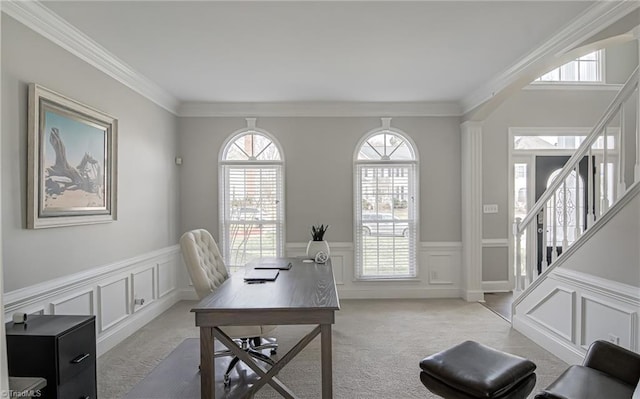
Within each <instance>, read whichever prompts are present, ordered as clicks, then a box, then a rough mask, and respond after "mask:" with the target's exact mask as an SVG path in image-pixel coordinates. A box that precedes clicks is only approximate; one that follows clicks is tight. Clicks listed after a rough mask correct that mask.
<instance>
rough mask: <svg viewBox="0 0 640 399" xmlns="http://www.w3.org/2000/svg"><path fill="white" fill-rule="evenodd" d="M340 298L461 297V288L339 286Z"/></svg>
mask: <svg viewBox="0 0 640 399" xmlns="http://www.w3.org/2000/svg"><path fill="white" fill-rule="evenodd" d="M338 296H339V297H340V299H403V298H407V299H408V298H412V299H415V298H425V299H426V298H460V289H459V288H397V289H384V290H381V289H380V288H359V289H341V287H338Z"/></svg>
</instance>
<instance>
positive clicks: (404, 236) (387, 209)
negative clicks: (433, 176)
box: [354, 119, 418, 279]
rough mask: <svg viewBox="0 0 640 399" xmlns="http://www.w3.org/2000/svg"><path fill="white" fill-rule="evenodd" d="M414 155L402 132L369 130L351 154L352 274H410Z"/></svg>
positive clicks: (412, 273)
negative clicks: (352, 162)
mask: <svg viewBox="0 0 640 399" xmlns="http://www.w3.org/2000/svg"><path fill="white" fill-rule="evenodd" d="M417 165H418V160H417V155H416V151H415V146H414V145H413V143H412V142H411V140H410V139H409V137H408V136H407V135H406V134H404V133H403V132H401V131H399V130H397V129H392V128H390V127H389V120H386V119H383V128H381V129H376V130H374V131H372V132H369V134H367V135H366V136H365V137H364V138H363V139H362V140H361V142H360V144H359V145H358V147H357V149H356V154H355V157H354V173H355V176H354V177H355V178H354V182H355V187H354V192H355V207H354V208H355V209H354V210H355V212H354V214H355V223H354V224H355V241H356V278H358V279H394V278H411V277H415V276H416V244H417V224H418V212H417V203H418V198H417V193H418V178H417V174H418V172H417Z"/></svg>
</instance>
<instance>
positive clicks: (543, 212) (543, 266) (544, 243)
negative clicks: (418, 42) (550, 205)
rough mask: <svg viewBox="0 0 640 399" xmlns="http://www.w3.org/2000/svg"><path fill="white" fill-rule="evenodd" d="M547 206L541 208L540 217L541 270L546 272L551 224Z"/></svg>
mask: <svg viewBox="0 0 640 399" xmlns="http://www.w3.org/2000/svg"><path fill="white" fill-rule="evenodd" d="M547 212H548V210H547V207H543V208H542V209H541V210H540V217H542V260H541V261H540V271H542V272H544V271H545V270H547V266H549V262H548V261H547V230H548V228H549V224H548V223H547V222H548V221H547Z"/></svg>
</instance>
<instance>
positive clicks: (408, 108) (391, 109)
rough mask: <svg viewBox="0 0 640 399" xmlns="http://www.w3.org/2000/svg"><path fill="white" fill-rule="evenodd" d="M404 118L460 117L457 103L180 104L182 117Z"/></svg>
mask: <svg viewBox="0 0 640 399" xmlns="http://www.w3.org/2000/svg"><path fill="white" fill-rule="evenodd" d="M247 115H251V116H255V117H278V116H301V117H305V116H306V117H325V116H333V117H339V116H352V117H353V116H360V117H368V116H371V117H380V116H381V115H382V116H390V117H402V116H405V117H408V116H461V115H462V110H461V108H460V106H459V105H458V104H457V103H454V102H443V103H435V102H434V103H431V102H375V103H374V102H279V103H277V102H273V103H223V102H220V103H189V102H187V103H182V104H181V105H180V107H179V109H178V116H184V117H225V116H226V117H245V116H247Z"/></svg>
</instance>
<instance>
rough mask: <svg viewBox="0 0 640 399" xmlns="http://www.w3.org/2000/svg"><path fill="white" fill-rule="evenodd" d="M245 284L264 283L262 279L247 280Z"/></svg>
mask: <svg viewBox="0 0 640 399" xmlns="http://www.w3.org/2000/svg"><path fill="white" fill-rule="evenodd" d="M247 284H264V281H247Z"/></svg>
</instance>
